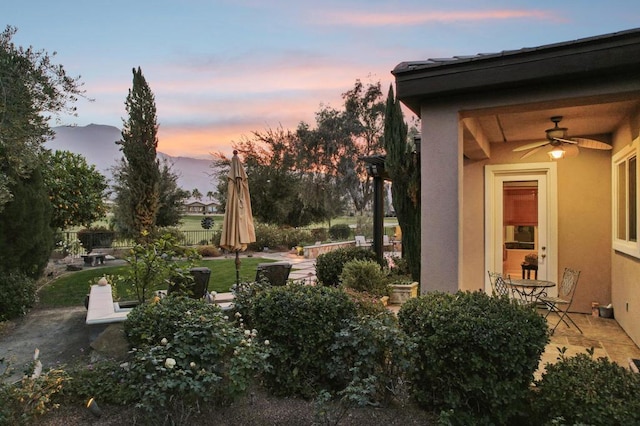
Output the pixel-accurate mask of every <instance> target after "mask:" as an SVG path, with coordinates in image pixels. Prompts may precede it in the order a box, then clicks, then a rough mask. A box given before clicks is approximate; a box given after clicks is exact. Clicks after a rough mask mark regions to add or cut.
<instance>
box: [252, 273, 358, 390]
mask: <svg viewBox="0 0 640 426" xmlns="http://www.w3.org/2000/svg"><path fill="white" fill-rule="evenodd" d="M355 316H356V308H355V304H354V303H353V302H352V301H351V300H350V299H349V297H348V296H347V295H346V294H345V293H344V292H343V291H341V290H339V289H336V288H330V287H318V286H302V285H296V284H294V285H289V286H285V287H274V288H272V289H270V290H267V291H264V292H260V293H258V294H257V295H256V297H255V301H254V305H253V315H252V317H253V321H254V326H255V327H256V328H257V329H258V330H260V334H261V336H262V337H263V338H265V339H268V340H269V341H270V350H271V354H270V356H269V358H268V362H269V364H270V369H269V370H268V371H267V372H266V373H265V376H264V379H265V384H266V386H267V387H268V388H269V389H270V390H271V392H273V393H274V394H277V395H300V396H303V397H313V396H315V395H316V393H317V392H318V391H320V390H322V389H325V390H334V389H342V388H343V387H344V385H345V382H344V380H341V379H336V378H333V377H332V371H331V369H330V368H329V364H328V362H327V361H328V360H329V359H330V358H331V355H332V354H331V350H330V348H331V345H332V344H333V342H334V335H335V333H336V332H338V331H339V330H340V328H341V327H342V322H343V321H344V320H347V319H351V318H354V317H355ZM343 379H344V378H343Z"/></svg>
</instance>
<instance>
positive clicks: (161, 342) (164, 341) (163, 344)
mask: <svg viewBox="0 0 640 426" xmlns="http://www.w3.org/2000/svg"><path fill="white" fill-rule="evenodd" d="M167 343H169V341H168V340H167V338H166V337H163V338H162V340H160V344H161V345H162V346H165V345H166V344H167Z"/></svg>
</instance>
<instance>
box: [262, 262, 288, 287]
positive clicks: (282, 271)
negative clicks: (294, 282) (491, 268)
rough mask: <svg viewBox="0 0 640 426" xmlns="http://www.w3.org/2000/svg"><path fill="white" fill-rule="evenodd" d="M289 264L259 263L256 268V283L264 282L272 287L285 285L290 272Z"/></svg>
mask: <svg viewBox="0 0 640 426" xmlns="http://www.w3.org/2000/svg"><path fill="white" fill-rule="evenodd" d="M291 266H292V265H291V263H289V262H271V263H259V264H258V266H257V267H256V281H261V280H266V281H268V282H269V284H271V285H272V286H283V285H285V284H287V280H288V279H289V273H290V272H291Z"/></svg>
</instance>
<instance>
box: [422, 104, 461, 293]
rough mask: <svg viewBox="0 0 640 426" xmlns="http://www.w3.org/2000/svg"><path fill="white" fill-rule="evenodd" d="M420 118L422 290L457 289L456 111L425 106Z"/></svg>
mask: <svg viewBox="0 0 640 426" xmlns="http://www.w3.org/2000/svg"><path fill="white" fill-rule="evenodd" d="M421 116H422V128H421V133H422V140H421V143H420V151H421V154H420V162H421V171H422V180H421V189H420V191H421V205H422V207H421V208H422V216H421V222H420V226H421V233H422V238H421V258H422V262H421V265H420V291H421V292H422V293H423V294H424V293H426V292H428V291H434V290H439V291H447V292H455V291H457V290H458V283H459V275H460V272H459V270H460V268H461V265H460V264H459V253H460V249H461V248H460V239H459V236H460V230H461V229H460V227H459V225H460V220H459V217H460V215H461V211H460V210H459V207H460V204H461V201H462V200H461V198H462V196H461V192H460V186H461V176H462V141H461V140H460V139H459V133H460V132H459V122H458V119H457V111H456V110H455V109H454V108H453V107H450V108H447V107H446V106H440V107H438V108H431V107H430V106H424V107H423V109H422V111H421ZM456 142H457V143H456Z"/></svg>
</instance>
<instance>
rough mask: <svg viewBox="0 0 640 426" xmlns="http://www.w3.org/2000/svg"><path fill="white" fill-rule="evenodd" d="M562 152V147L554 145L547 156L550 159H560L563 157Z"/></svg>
mask: <svg viewBox="0 0 640 426" xmlns="http://www.w3.org/2000/svg"><path fill="white" fill-rule="evenodd" d="M564 154H565V152H564V149H562V147H561V146H556V147H555V148H553V149H552V150H551V151H549V158H551V159H552V160H560V159H561V158H564Z"/></svg>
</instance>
